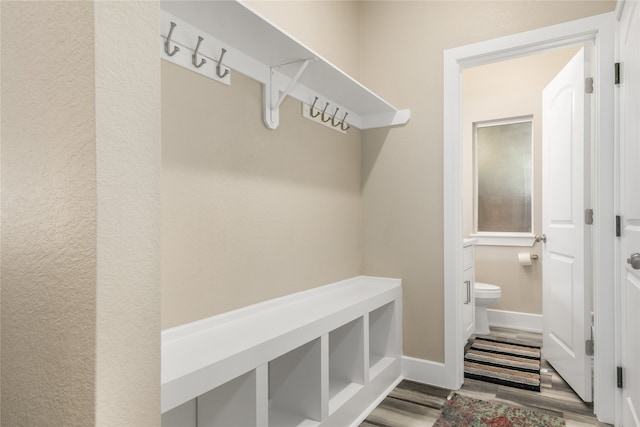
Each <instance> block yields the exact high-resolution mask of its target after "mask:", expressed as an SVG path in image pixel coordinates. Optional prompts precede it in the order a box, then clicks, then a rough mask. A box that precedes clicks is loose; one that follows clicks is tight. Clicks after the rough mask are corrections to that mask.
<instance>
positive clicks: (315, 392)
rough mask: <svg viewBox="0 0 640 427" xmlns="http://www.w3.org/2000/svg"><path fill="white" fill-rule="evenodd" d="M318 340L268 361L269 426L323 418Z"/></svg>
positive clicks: (309, 421)
mask: <svg viewBox="0 0 640 427" xmlns="http://www.w3.org/2000/svg"><path fill="white" fill-rule="evenodd" d="M321 349H322V346H321V339H320V338H317V339H315V340H313V341H311V342H309V343H307V344H305V345H303V346H301V347H298V348H296V349H294V350H292V351H290V352H288V353H286V354H283V355H282V356H280V357H278V358H277V359H274V360H272V361H271V362H269V425H273V426H281V427H287V426H299V425H313V422H314V421H315V422H320V421H321V420H322V418H323V411H322V386H321V385H322V382H321V381H322V369H321V366H322V364H321V354H322V352H321Z"/></svg>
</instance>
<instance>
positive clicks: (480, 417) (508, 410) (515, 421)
mask: <svg viewBox="0 0 640 427" xmlns="http://www.w3.org/2000/svg"><path fill="white" fill-rule="evenodd" d="M564 425H565V422H564V420H563V419H562V418H558V417H556V416H554V415H549V414H544V413H541V412H535V411H530V410H528V409H523V408H516V407H513V406H509V405H505V404H502V403H496V402H486V401H484V400H477V399H472V398H470V397H465V396H461V395H459V394H455V393H454V394H453V397H452V398H451V399H450V400H448V401H447V402H446V403H445V404H444V406H443V407H442V413H441V414H440V417H438V419H437V420H436V422H435V424H434V425H433V427H453V426H469V427H481V426H482V427H485V426H487V427H525V426H526V427H529V426H536V427H556V426H564Z"/></svg>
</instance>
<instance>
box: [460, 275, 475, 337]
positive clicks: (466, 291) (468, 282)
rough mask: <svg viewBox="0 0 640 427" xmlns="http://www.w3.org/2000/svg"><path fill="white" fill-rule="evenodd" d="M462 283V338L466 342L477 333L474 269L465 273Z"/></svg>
mask: <svg viewBox="0 0 640 427" xmlns="http://www.w3.org/2000/svg"><path fill="white" fill-rule="evenodd" d="M463 278H464V281H463V282H462V298H463V300H462V303H463V306H462V307H463V308H462V338H463V341H464V342H466V341H467V340H468V339H469V337H470V336H471V334H473V333H474V331H475V316H476V304H475V298H474V289H473V287H474V286H473V285H474V283H475V277H474V269H473V268H468V269H466V270H465V271H464V275H463Z"/></svg>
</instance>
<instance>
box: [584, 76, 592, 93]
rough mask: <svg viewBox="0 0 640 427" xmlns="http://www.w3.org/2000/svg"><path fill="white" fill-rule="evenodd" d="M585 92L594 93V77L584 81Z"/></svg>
mask: <svg viewBox="0 0 640 427" xmlns="http://www.w3.org/2000/svg"><path fill="white" fill-rule="evenodd" d="M584 91H585V93H593V77H587V78H586V79H584Z"/></svg>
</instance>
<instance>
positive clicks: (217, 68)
mask: <svg viewBox="0 0 640 427" xmlns="http://www.w3.org/2000/svg"><path fill="white" fill-rule="evenodd" d="M225 53H227V49H225V48H222V53H221V54H220V59H218V65H216V74H217V75H218V77H220V78H221V79H223V78H225V77H226V76H227V74H229V70H224V73H221V72H220V70H222V58H224V54H225Z"/></svg>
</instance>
